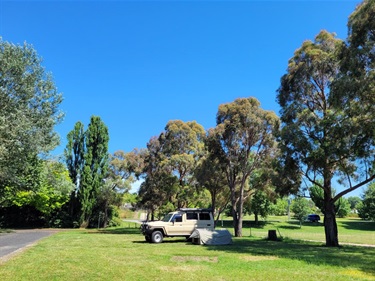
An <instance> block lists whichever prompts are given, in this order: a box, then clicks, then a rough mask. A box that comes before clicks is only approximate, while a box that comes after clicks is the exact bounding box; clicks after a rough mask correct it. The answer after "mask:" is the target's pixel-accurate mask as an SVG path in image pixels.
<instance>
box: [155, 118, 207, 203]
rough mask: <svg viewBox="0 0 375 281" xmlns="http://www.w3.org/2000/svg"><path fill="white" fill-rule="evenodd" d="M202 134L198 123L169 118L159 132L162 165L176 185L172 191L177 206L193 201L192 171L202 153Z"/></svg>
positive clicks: (202, 129)
mask: <svg viewBox="0 0 375 281" xmlns="http://www.w3.org/2000/svg"><path fill="white" fill-rule="evenodd" d="M205 135H206V132H205V130H204V128H203V127H202V126H201V125H199V124H198V123H197V122H195V121H193V122H183V121H181V120H173V121H169V122H168V123H167V125H166V127H165V131H164V132H163V133H162V134H161V135H160V140H161V142H162V143H163V147H162V152H163V154H164V158H163V161H162V163H161V164H162V165H163V167H164V169H166V171H168V172H169V173H170V174H171V175H172V176H174V177H175V178H176V181H177V183H178V185H179V188H178V190H177V193H176V194H175V201H176V207H177V208H181V207H188V206H190V205H191V204H194V202H192V201H193V198H194V194H195V192H196V189H195V185H194V181H195V177H194V170H195V168H196V166H197V164H198V162H199V160H200V158H201V156H202V155H203V151H204V138H205Z"/></svg>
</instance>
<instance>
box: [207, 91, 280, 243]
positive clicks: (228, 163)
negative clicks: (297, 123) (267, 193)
mask: <svg viewBox="0 0 375 281" xmlns="http://www.w3.org/2000/svg"><path fill="white" fill-rule="evenodd" d="M216 123H217V126H216V128H214V129H211V130H210V131H209V133H208V140H207V145H208V150H209V152H210V153H212V154H213V155H215V157H216V158H217V159H219V162H220V164H221V165H222V166H223V167H224V171H225V174H226V178H227V182H228V186H229V189H230V194H231V205H232V212H233V220H234V229H235V236H242V217H243V204H244V201H245V200H246V197H247V196H248V195H249V192H250V190H249V187H252V188H261V187H262V188H264V186H257V184H256V183H255V182H251V183H250V184H249V181H251V179H254V180H255V179H259V178H260V177H262V176H264V175H266V173H264V174H263V172H265V171H266V168H267V167H270V166H271V165H270V164H271V162H272V158H273V156H275V155H276V153H277V152H276V151H277V150H276V147H275V136H274V131H275V129H277V128H278V117H277V116H276V114H274V112H271V111H266V110H263V109H261V108H260V103H259V101H258V100H257V99H255V98H252V97H251V98H243V99H236V100H235V101H234V102H232V103H228V104H222V105H220V106H219V109H218V113H217V116H216ZM256 174H257V175H256ZM267 178H268V177H267V176H266V177H265V179H267ZM257 182H258V183H259V182H261V183H262V185H263V184H264V185H267V184H268V181H267V180H264V181H257Z"/></svg>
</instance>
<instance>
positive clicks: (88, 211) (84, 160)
mask: <svg viewBox="0 0 375 281" xmlns="http://www.w3.org/2000/svg"><path fill="white" fill-rule="evenodd" d="M108 141H109V135H108V128H107V126H106V125H105V124H104V123H103V121H102V120H101V119H100V117H97V116H92V117H91V118H90V124H89V126H88V128H87V131H86V132H84V128H83V124H82V123H81V122H77V123H76V124H75V126H74V129H73V130H72V131H71V132H70V133H69V134H68V144H67V147H66V149H65V151H64V154H65V157H66V162H67V166H68V169H69V175H70V177H71V178H72V180H73V181H74V182H75V185H76V189H75V191H74V192H72V193H71V198H70V208H69V213H70V216H71V218H72V219H73V220H76V221H79V224H80V225H81V226H89V223H90V218H91V215H92V214H93V210H94V208H97V206H96V204H97V200H98V198H99V194H100V193H102V194H103V193H105V191H103V189H104V187H103V186H104V179H105V177H106V176H107V174H108V161H109V160H108V159H109V156H108ZM97 209H98V208H97Z"/></svg>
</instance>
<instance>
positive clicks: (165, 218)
mask: <svg viewBox="0 0 375 281" xmlns="http://www.w3.org/2000/svg"><path fill="white" fill-rule="evenodd" d="M172 216H173V214H166V215H165V217H164V218H163V221H165V222H169V221H170V220H171V217H172Z"/></svg>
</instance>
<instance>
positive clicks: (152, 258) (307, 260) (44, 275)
mask: <svg viewBox="0 0 375 281" xmlns="http://www.w3.org/2000/svg"><path fill="white" fill-rule="evenodd" d="M349 222H350V221H349ZM284 223H285V222H272V224H271V222H270V223H269V224H266V225H264V226H263V227H262V228H252V233H253V235H255V233H258V232H256V231H259V234H260V237H262V236H266V235H263V234H264V233H266V230H267V229H268V228H269V229H272V228H274V227H275V226H276V225H277V226H278V227H279V229H280V232H281V233H282V234H283V233H284V232H285V233H286V232H287V230H288V231H290V232H291V233H292V234H290V235H287V236H288V237H289V238H287V239H284V240H283V241H282V242H273V241H267V240H264V239H262V238H260V237H256V236H252V237H249V236H246V237H242V238H234V239H233V244H232V245H227V246H200V245H193V244H191V243H187V242H185V241H184V240H183V239H177V238H173V239H170V238H166V239H165V241H164V242H163V243H162V244H149V243H146V242H145V241H144V237H143V236H142V235H141V234H140V233H139V230H138V229H134V228H113V229H106V230H68V231H63V232H60V233H57V234H55V235H53V236H51V237H48V238H45V239H43V240H41V241H40V242H39V243H38V244H37V245H36V246H34V247H32V248H29V249H28V250H26V251H25V252H23V253H21V254H19V255H17V256H15V257H13V258H12V259H11V260H9V261H7V262H6V263H3V264H2V265H0V279H1V280H4V281H5V280H127V281H128V280H195V281H197V280H304V281H307V280H325V281H328V280H375V266H374V265H375V248H369V247H355V246H343V247H340V248H327V247H324V246H322V244H321V243H313V242H302V241H298V240H292V239H291V238H293V237H292V236H293V235H294V233H299V234H298V235H301V236H302V238H303V239H308V238H309V237H310V236H309V235H308V233H310V232H312V230H314V232H312V235H315V233H316V234H318V232H321V231H323V228H322V227H321V226H319V225H316V226H313V225H311V226H302V228H301V229H299V226H298V229H297V228H294V226H295V225H293V224H292V225H289V224H286V226H291V228H290V229H288V228H283V229H281V226H282V225H284ZM355 225H356V224H354V225H352V226H350V227H348V226H347V223H345V222H344V221H343V222H340V226H339V227H340V230H339V231H341V232H343V234H347V235H349V236H353V237H358V236H360V237H368V236H371V234H372V235H374V231H373V229H372V230H371V229H368V226H366V227H365V228H366V230H363V229H362V225H359V226H358V225H357V229H353V228H354V226H355ZM125 226H127V225H126V224H125ZM358 228H359V229H358ZM246 231H247V232H248V234H249V231H250V229H249V228H245V229H244V232H246ZM352 232H353V234H351V233H352ZM367 233H368V234H367ZM245 234H246V233H244V235H245ZM362 239H363V238H362ZM362 239H359V240H358V241H361V240H362ZM366 239H367V238H366Z"/></svg>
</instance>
